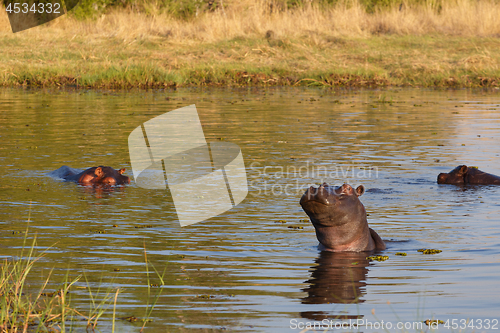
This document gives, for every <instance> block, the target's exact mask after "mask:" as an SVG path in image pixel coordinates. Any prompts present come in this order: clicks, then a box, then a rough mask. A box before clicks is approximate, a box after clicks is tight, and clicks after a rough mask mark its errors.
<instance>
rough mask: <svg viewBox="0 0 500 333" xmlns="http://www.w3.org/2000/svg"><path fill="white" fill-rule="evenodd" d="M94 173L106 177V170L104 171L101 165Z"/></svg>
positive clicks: (98, 176) (99, 176)
mask: <svg viewBox="0 0 500 333" xmlns="http://www.w3.org/2000/svg"><path fill="white" fill-rule="evenodd" d="M94 173H95V175H96V176H97V178H102V177H104V172H103V171H102V168H101V167H97V169H95V171H94Z"/></svg>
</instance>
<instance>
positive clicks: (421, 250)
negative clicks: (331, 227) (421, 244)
mask: <svg viewBox="0 0 500 333" xmlns="http://www.w3.org/2000/svg"><path fill="white" fill-rule="evenodd" d="M417 251H418V252H422V253H423V254H436V253H441V252H443V251H441V250H437V249H419V250H417Z"/></svg>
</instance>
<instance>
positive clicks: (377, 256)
mask: <svg viewBox="0 0 500 333" xmlns="http://www.w3.org/2000/svg"><path fill="white" fill-rule="evenodd" d="M366 259H367V260H369V261H374V260H375V261H386V260H387V259H389V256H382V255H376V256H369V257H366Z"/></svg>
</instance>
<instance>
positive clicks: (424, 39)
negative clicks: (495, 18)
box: [0, 36, 500, 88]
mask: <svg viewBox="0 0 500 333" xmlns="http://www.w3.org/2000/svg"><path fill="white" fill-rule="evenodd" d="M33 42H35V41H33V40H31V39H21V40H18V41H17V43H13V42H11V41H7V43H8V44H10V45H9V47H3V45H2V47H0V58H1V59H3V60H2V61H1V62H0V85H3V86H18V85H25V86H38V87H42V86H43V87H46V86H77V87H86V88H87V87H89V88H130V87H140V88H158V87H169V86H206V85H211V86H234V85H319V86H420V87H497V86H499V85H500V80H499V79H500V70H499V68H498V63H500V53H498V52H496V50H498V49H499V48H500V40H498V39H495V38H479V37H477V38H461V37H444V36H376V37H371V38H366V39H363V38H350V39H347V38H346V39H339V40H337V41H336V42H333V43H328V42H327V41H324V43H325V44H324V45H323V44H320V45H314V44H311V43H310V41H308V40H307V39H302V40H301V39H292V40H286V41H285V43H286V44H285V45H286V46H272V45H269V43H268V41H267V40H265V39H264V38H262V39H245V40H238V41H223V42H218V43H199V44H198V45H195V46H192V45H182V44H177V45H169V43H168V42H167V43H165V42H164V41H162V40H155V39H153V38H151V40H149V41H147V43H136V45H135V46H127V45H123V43H120V41H119V40H116V39H113V38H110V39H108V40H99V41H98V43H96V44H97V45H93V46H87V44H86V41H85V40H84V39H83V38H82V39H80V41H79V42H78V43H77V44H76V45H72V44H75V43H74V42H73V43H68V42H67V41H65V40H64V39H62V40H56V41H54V42H53V45H52V47H51V48H50V49H49V48H45V49H44V48H34V47H32V46H30V44H32V43H33ZM2 43H4V42H0V44H2ZM35 43H40V42H35ZM336 44H338V45H336Z"/></svg>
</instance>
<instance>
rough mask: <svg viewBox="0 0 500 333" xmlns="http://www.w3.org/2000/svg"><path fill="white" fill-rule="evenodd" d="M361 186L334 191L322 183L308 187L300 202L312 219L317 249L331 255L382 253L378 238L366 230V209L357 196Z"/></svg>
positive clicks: (345, 185)
mask: <svg viewBox="0 0 500 333" xmlns="http://www.w3.org/2000/svg"><path fill="white" fill-rule="evenodd" d="M364 192H365V188H364V186H363V185H360V186H358V187H357V188H356V190H354V189H353V188H352V186H351V185H348V184H344V185H342V186H339V187H337V188H335V187H333V186H329V185H328V184H326V183H324V184H323V185H321V186H320V187H318V188H315V187H313V186H311V187H310V188H309V189H308V190H307V191H306V192H305V193H304V195H303V196H302V198H301V199H300V205H301V206H302V209H304V211H305V212H306V214H307V215H308V216H309V218H310V219H311V222H312V224H313V226H314V229H315V230H316V237H317V238H318V241H319V242H320V244H321V245H320V248H321V249H323V250H327V251H333V252H343V251H352V252H361V251H373V250H385V243H384V241H383V240H382V239H381V238H380V236H379V235H378V234H377V233H376V232H375V231H374V230H372V229H370V228H369V227H368V221H367V220H366V210H365V207H364V206H363V204H362V203H361V201H359V197H360V196H361V195H362V194H363V193H364Z"/></svg>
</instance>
